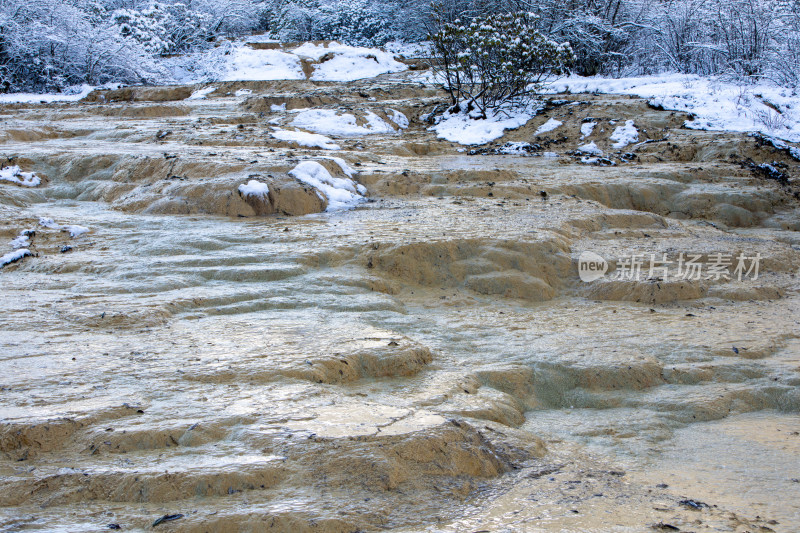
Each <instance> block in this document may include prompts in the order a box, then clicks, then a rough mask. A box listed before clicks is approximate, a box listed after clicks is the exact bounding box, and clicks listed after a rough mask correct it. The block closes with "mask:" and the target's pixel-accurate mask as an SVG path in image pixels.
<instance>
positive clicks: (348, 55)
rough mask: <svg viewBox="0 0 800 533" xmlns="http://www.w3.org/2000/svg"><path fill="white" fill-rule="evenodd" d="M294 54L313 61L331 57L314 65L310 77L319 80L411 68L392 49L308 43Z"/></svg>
mask: <svg viewBox="0 0 800 533" xmlns="http://www.w3.org/2000/svg"><path fill="white" fill-rule="evenodd" d="M292 53H293V54H295V55H297V56H300V57H304V58H307V59H311V60H313V61H320V60H321V59H323V58H325V56H328V59H327V60H326V61H323V62H322V63H319V64H317V65H315V66H314V73H313V74H312V75H311V79H312V80H316V81H352V80H359V79H362V78H373V77H375V76H378V75H380V74H386V73H390V72H402V71H404V70H406V69H407V68H408V67H407V66H406V65H404V64H403V63H400V62H399V61H396V60H395V59H394V55H393V54H391V53H389V52H384V51H383V50H379V49H377V48H362V47H357V46H347V45H343V44H339V43H336V42H333V43H330V44H328V46H320V45H316V44H312V43H306V44H304V45H302V46H300V47H299V48H296V49H294V50H292Z"/></svg>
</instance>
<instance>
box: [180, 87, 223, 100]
mask: <svg viewBox="0 0 800 533" xmlns="http://www.w3.org/2000/svg"><path fill="white" fill-rule="evenodd" d="M216 90H217V88H216V87H206V88H204V89H198V90H196V91H195V92H193V93H192V94H191V95H190V96H189V98H187V100H202V99H204V98H205V97H206V96H208V95H209V94H211V93H213V92H214V91H216Z"/></svg>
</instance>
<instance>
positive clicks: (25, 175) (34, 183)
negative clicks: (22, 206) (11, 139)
mask: <svg viewBox="0 0 800 533" xmlns="http://www.w3.org/2000/svg"><path fill="white" fill-rule="evenodd" d="M0 181H10V182H11V183H15V184H17V185H21V186H23V187H38V186H39V185H41V183H42V180H41V179H39V176H37V175H36V174H35V173H33V172H22V171H21V170H20V169H19V167H18V166H16V165H15V166H13V167H5V168H1V169H0Z"/></svg>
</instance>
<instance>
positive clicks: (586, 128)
mask: <svg viewBox="0 0 800 533" xmlns="http://www.w3.org/2000/svg"><path fill="white" fill-rule="evenodd" d="M595 126H597V122H584V123H583V124H581V139H585V138H586V137H588V136H589V135H591V134H592V132H593V131H594V127H595Z"/></svg>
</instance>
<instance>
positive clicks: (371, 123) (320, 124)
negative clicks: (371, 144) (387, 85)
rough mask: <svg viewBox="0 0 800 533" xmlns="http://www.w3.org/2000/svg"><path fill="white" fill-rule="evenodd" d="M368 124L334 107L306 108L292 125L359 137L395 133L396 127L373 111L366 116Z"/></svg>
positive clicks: (325, 132)
mask: <svg viewBox="0 0 800 533" xmlns="http://www.w3.org/2000/svg"><path fill="white" fill-rule="evenodd" d="M364 118H365V120H366V124H364V125H363V126H359V125H358V123H357V120H356V117H355V116H354V115H351V114H349V113H344V114H341V115H339V114H337V112H336V110H334V109H304V110H302V111H300V112H298V113H297V115H296V116H295V117H294V120H293V121H292V125H293V126H296V127H298V128H303V129H306V130H309V131H313V132H315V133H321V134H323V135H339V136H341V137H357V136H361V135H374V134H379V133H394V129H393V128H392V127H391V126H390V125H389V124H388V123H387V122H386V121H385V120H383V119H382V118H381V117H379V116H378V115H376V114H375V113H373V112H371V111H367V112H366V114H365V116H364Z"/></svg>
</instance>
